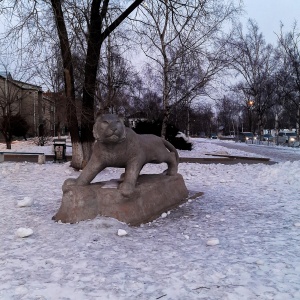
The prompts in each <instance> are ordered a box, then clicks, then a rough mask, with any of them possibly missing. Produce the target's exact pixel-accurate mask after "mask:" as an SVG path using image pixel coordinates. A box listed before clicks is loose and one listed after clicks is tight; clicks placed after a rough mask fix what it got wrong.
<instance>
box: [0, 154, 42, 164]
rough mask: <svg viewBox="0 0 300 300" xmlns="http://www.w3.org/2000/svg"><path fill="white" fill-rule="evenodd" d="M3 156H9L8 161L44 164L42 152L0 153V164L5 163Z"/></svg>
mask: <svg viewBox="0 0 300 300" xmlns="http://www.w3.org/2000/svg"><path fill="white" fill-rule="evenodd" d="M5 156H9V161H29V162H38V163H41V164H42V163H45V153H42V152H14V151H0V163H1V162H4V161H5Z"/></svg>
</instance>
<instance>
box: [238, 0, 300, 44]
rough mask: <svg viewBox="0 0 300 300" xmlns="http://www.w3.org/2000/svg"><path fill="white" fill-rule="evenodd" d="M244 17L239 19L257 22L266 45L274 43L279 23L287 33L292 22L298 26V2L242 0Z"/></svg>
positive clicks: (299, 2) (299, 3)
mask: <svg viewBox="0 0 300 300" xmlns="http://www.w3.org/2000/svg"><path fill="white" fill-rule="evenodd" d="M243 1H244V5H245V7H244V10H245V15H244V17H242V18H241V21H242V22H243V23H246V22H247V20H248V19H249V18H251V19H254V20H256V21H257V24H258V26H259V28H260V31H261V32H262V33H263V35H264V36H265V39H266V41H267V42H268V43H273V44H275V43H276V35H275V34H274V32H276V33H278V32H279V30H280V21H282V23H283V24H284V28H285V31H289V30H290V29H291V27H292V25H293V22H294V21H297V22H298V24H299V25H300V0H243Z"/></svg>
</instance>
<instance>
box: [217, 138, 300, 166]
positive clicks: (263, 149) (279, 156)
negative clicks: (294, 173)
mask: <svg viewBox="0 0 300 300" xmlns="http://www.w3.org/2000/svg"><path fill="white" fill-rule="evenodd" d="M217 144H218V145H220V146H223V147H227V148H229V149H238V150H242V151H245V152H250V153H255V154H258V155H261V156H262V157H269V158H270V159H271V160H272V161H276V162H285V161H297V160H300V148H291V147H283V146H267V145H255V144H245V143H228V142H225V141H224V142H222V141H220V142H217Z"/></svg>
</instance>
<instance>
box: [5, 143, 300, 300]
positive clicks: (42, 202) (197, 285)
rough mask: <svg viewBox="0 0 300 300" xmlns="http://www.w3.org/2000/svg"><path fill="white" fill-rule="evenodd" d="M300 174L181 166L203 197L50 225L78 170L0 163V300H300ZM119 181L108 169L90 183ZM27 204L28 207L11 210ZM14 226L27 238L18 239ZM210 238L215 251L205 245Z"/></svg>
mask: <svg viewBox="0 0 300 300" xmlns="http://www.w3.org/2000/svg"><path fill="white" fill-rule="evenodd" d="M203 148H204V149H203V152H207V151H209V152H213V151H221V150H224V149H225V148H224V149H223V148H222V147H221V146H219V145H216V144H214V143H207V144H206V145H205V146H203ZM195 151H196V150H195ZM198 151H199V152H198V153H197V156H199V155H201V153H200V150H199V149H198ZM227 151H231V150H228V149H227ZM232 151H233V150H232ZM231 153H233V154H237V153H238V152H236V151H235V152H231ZM202 154H203V153H202ZM239 154H240V152H239ZM187 155H188V154H187ZM190 155H191V154H190ZM299 168H300V162H299V161H295V162H284V163H283V162H281V163H278V164H274V165H264V164H256V165H242V164H237V165H221V164H219V165H200V164H186V163H183V164H180V166H179V172H180V173H181V174H182V175H183V177H184V179H185V182H186V185H187V187H188V189H189V190H190V191H202V192H204V195H203V196H201V197H199V198H197V199H195V200H191V201H190V202H188V203H186V204H184V205H183V206H182V207H179V208H177V209H175V210H172V211H171V212H170V214H169V215H168V216H167V217H166V218H160V219H158V220H156V221H154V222H152V223H149V224H145V225H143V226H141V227H128V226H127V225H126V224H123V223H120V222H118V221H116V220H114V219H109V218H103V217H97V218H96V219H94V220H90V221H84V222H80V223H78V224H73V225H70V224H59V223H55V222H53V221H52V220H51V217H52V216H53V215H54V214H55V212H56V211H57V209H58V207H59V205H60V201H61V196H62V192H61V184H62V182H63V181H64V180H65V179H66V178H68V177H77V176H78V172H75V171H73V170H72V169H70V168H69V166H68V164H52V163H47V164H45V165H38V164H31V163H9V162H5V163H1V164H0V174H1V177H0V178H1V179H0V187H1V194H0V237H1V243H0V278H1V281H0V299H1V300H11V299H13V300H17V299H18V300H19V299H22V300H23V299H24V300H33V299H34V300H35V299H47V300H52V299H53V300H54V299H55V300H58V299H59V300H60V299H61V300H67V299H70V300H74V299H78V300H85V299H87V300H89V299H126V300H127V299H163V300H165V299H172V300H173V299H180V300H181V299H208V300H216V299H222V300H223V299H237V300H240V299H250V300H252V299H277V300H279V299H282V300H286V299H300V258H299V253H300V214H299V201H300V200H299V192H300V174H299ZM163 169H164V167H163V166H158V165H147V166H146V167H145V169H144V170H143V172H144V173H156V172H161V171H162V170H163ZM121 173H122V170H119V169H112V168H109V169H107V170H105V171H103V172H102V173H101V174H99V175H98V177H97V180H107V179H110V178H116V177H117V176H119V175H120V174H121ZM24 197H31V198H33V199H34V204H33V205H32V206H31V207H24V208H20V207H18V206H17V201H18V200H22V199H23V198H24ZM19 227H29V228H31V229H32V230H33V235H31V236H30V237H28V238H19V237H16V236H15V232H16V230H17V229H18V228H19ZM118 229H124V230H126V231H127V233H128V235H126V236H122V237H120V236H118V235H117V231H118ZM211 238H217V239H218V240H219V244H218V245H215V246H207V242H208V241H209V240H210V239H211Z"/></svg>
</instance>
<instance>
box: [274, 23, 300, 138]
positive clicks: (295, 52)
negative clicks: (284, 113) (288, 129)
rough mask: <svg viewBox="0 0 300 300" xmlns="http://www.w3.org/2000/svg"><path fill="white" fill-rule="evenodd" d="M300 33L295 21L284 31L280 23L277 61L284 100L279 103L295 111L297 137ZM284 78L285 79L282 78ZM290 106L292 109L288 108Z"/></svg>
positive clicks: (299, 110) (299, 99)
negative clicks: (291, 26)
mask: <svg viewBox="0 0 300 300" xmlns="http://www.w3.org/2000/svg"><path fill="white" fill-rule="evenodd" d="M299 44H300V35H299V30H298V28H297V23H295V24H294V26H293V28H292V29H291V31H289V32H287V33H284V32H283V25H281V30H280V34H279V35H278V51H279V56H278V63H280V65H281V72H280V73H279V74H278V75H279V76H280V78H281V81H280V83H281V85H280V87H281V90H280V91H281V92H282V93H284V95H285V97H284V98H283V99H284V100H285V101H282V102H281V104H282V105H283V107H285V108H286V109H287V110H289V111H290V112H296V113H294V115H296V130H297V135H298V137H299V129H300V128H299V127H300V48H299ZM284 78H286V79H287V80H283V79H284ZM290 108H292V110H290Z"/></svg>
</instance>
